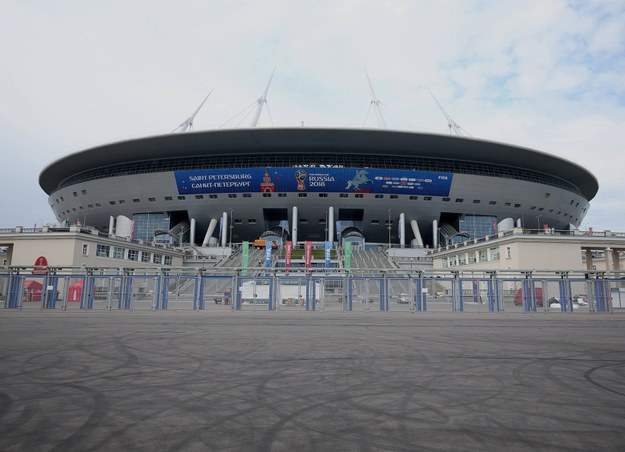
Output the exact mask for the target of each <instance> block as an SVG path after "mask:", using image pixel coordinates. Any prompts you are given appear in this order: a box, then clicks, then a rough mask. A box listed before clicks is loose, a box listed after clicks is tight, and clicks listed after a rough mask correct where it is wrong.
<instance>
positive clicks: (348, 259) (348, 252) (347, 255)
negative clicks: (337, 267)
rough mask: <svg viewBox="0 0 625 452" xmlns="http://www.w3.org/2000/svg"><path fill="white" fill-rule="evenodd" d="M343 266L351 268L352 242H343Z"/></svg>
mask: <svg viewBox="0 0 625 452" xmlns="http://www.w3.org/2000/svg"><path fill="white" fill-rule="evenodd" d="M345 268H346V269H347V270H350V269H351V268H352V242H345Z"/></svg>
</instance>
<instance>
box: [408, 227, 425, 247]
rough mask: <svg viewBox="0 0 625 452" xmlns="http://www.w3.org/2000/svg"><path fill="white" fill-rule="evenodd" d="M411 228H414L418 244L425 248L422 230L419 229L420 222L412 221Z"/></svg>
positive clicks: (413, 231)
mask: <svg viewBox="0 0 625 452" xmlns="http://www.w3.org/2000/svg"><path fill="white" fill-rule="evenodd" d="M410 228H411V229H412V233H413V234H414V238H415V240H416V241H417V246H418V247H419V248H423V238H422V237H421V231H420V230H419V224H418V223H417V220H412V221H410Z"/></svg>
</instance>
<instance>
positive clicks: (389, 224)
mask: <svg viewBox="0 0 625 452" xmlns="http://www.w3.org/2000/svg"><path fill="white" fill-rule="evenodd" d="M388 248H389V249H391V209H388Z"/></svg>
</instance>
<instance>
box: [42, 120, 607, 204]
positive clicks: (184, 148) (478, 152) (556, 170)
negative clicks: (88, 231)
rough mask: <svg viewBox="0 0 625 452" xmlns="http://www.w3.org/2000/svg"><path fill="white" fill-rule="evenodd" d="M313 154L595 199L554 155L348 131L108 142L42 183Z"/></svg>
mask: <svg viewBox="0 0 625 452" xmlns="http://www.w3.org/2000/svg"><path fill="white" fill-rule="evenodd" d="M312 152H324V153H328V152H333V153H343V154H345V153H349V154H359V155H366V154H370V155H395V156H397V155H400V156H402V155H403V156H410V157H423V158H440V159H448V160H449V159H451V160H460V161H469V162H476V163H488V164H496V165H502V166H508V167H514V168H521V169H527V170H531V171H535V172H538V173H542V174H546V175H548V176H553V177H556V178H560V179H564V180H566V181H568V182H569V183H571V184H572V185H574V186H576V187H578V189H579V191H580V193H581V194H582V195H583V196H584V197H585V198H586V199H587V200H589V201H590V200H591V199H592V198H593V197H594V196H595V195H596V193H597V191H598V189H599V184H598V182H597V179H596V178H595V177H594V176H593V175H592V174H591V173H590V172H589V171H588V170H586V169H585V168H583V167H582V166H580V165H578V164H576V163H573V162H571V161H569V160H566V159H563V158H561V157H556V156H554V155H551V154H548V153H545V152H541V151H537V150H533V149H529V148H524V147H519V146H514V145H510V144H505V143H499V142H494V141H487V140H482V139H475V138H467V137H459V136H454V135H439V134H431V133H416V132H406V131H394V130H388V129H344V128H309V127H297V128H252V129H220V130H210V131H200V132H187V133H172V134H167V135H158V136H151V137H143V138H136V139H130V140H126V141H120V142H114V143H109V144H105V145H101V146H96V147H93V148H90V149H86V150H83V151H79V152H76V153H73V154H70V155H67V156H65V157H63V158H61V159H58V160H56V161H55V162H52V163H51V164H50V165H48V166H47V167H46V168H45V169H44V170H43V171H42V172H41V174H40V176H39V185H40V186H41V188H43V190H44V191H45V192H46V193H48V194H51V193H52V192H54V191H55V190H56V189H57V188H58V187H59V185H60V184H61V183H62V181H64V180H65V179H67V178H68V177H70V176H73V175H76V174H79V173H81V172H84V171H88V170H92V169H94V168H101V167H107V166H111V165H119V164H124V163H132V162H139V161H146V160H153V159H176V158H185V157H198V156H205V155H211V154H213V155H224V154H226V155H228V154H230V155H231V154H262V153H273V154H280V153H283V154H295V153H312Z"/></svg>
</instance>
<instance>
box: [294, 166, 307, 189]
mask: <svg viewBox="0 0 625 452" xmlns="http://www.w3.org/2000/svg"><path fill="white" fill-rule="evenodd" d="M307 175H308V173H306V171H304V170H297V171H296V172H295V180H296V181H297V189H298V190H299V191H302V190H306V185H305V184H304V182H305V181H306V176H307Z"/></svg>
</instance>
